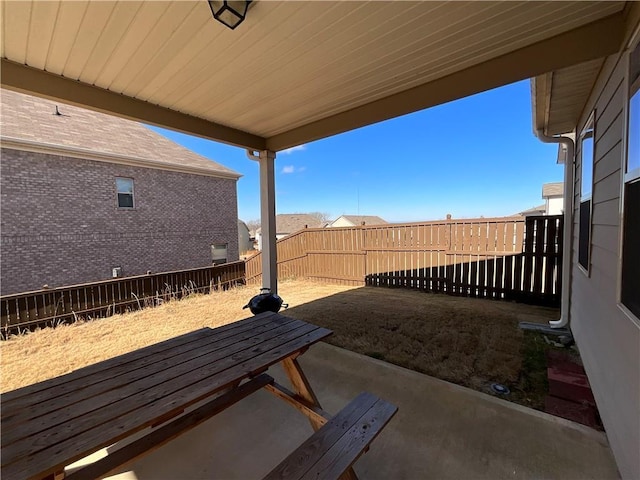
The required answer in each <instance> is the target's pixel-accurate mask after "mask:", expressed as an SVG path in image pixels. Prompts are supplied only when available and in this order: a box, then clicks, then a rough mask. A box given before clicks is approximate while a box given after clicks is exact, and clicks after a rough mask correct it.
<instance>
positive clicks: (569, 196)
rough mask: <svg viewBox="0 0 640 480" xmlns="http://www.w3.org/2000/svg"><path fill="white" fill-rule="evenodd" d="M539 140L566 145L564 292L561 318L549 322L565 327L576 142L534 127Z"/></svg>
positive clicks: (567, 304) (569, 282)
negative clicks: (546, 133) (552, 135)
mask: <svg viewBox="0 0 640 480" xmlns="http://www.w3.org/2000/svg"><path fill="white" fill-rule="evenodd" d="M534 133H535V135H536V137H538V140H540V141H541V142H543V143H558V144H561V145H564V146H565V147H566V155H565V158H564V232H563V237H564V240H563V247H564V249H563V252H562V292H561V296H560V319H559V320H552V321H550V322H549V325H550V326H551V328H564V327H566V326H567V325H569V315H570V308H569V307H570V299H571V295H570V292H571V257H572V248H571V247H572V245H573V241H572V240H573V170H574V167H575V159H574V152H575V144H574V142H573V139H572V138H570V137H563V136H559V137H549V136H547V135H545V134H544V133H543V132H541V131H540V130H538V128H534Z"/></svg>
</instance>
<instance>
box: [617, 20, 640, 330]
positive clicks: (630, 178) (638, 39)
mask: <svg viewBox="0 0 640 480" xmlns="http://www.w3.org/2000/svg"><path fill="white" fill-rule="evenodd" d="M628 46H629V48H628V50H627V52H626V53H625V59H624V60H625V62H624V67H625V81H624V83H623V85H624V131H623V135H624V138H623V143H622V145H623V153H622V172H623V176H622V184H621V185H620V235H619V241H620V244H619V249H618V252H619V257H618V282H617V283H618V288H617V304H618V307H619V308H620V309H621V310H622V312H623V313H624V314H625V315H626V316H627V317H628V318H629V319H630V320H631V321H633V322H634V323H635V324H636V325H638V326H640V318H638V317H637V316H636V315H635V314H634V313H633V312H632V311H631V310H630V309H629V308H628V307H626V306H625V304H624V303H622V269H623V264H624V262H623V261H624V258H623V253H624V250H623V248H624V233H625V232H624V223H625V218H626V217H625V211H624V210H625V208H624V207H625V205H626V187H627V184H629V183H631V182H634V181H640V167H637V168H634V169H633V170H628V168H629V136H630V133H631V132H630V122H629V114H630V105H631V84H630V82H631V52H633V51H634V49H635V48H638V47H640V28H638V30H637V31H636V32H635V34H634V36H633V37H632V39H631V41H630V42H629V44H628ZM637 81H640V79H639V80H637ZM637 94H640V90H638V91H637V92H636V95H637Z"/></svg>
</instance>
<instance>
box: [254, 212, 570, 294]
mask: <svg viewBox="0 0 640 480" xmlns="http://www.w3.org/2000/svg"><path fill="white" fill-rule="evenodd" d="M277 250H278V277H279V278H287V277H300V278H307V279H313V280H319V281H323V282H332V283H340V284H348V285H371V286H386V287H405V288H414V289H420V290H426V291H433V292H441V293H448V294H452V295H464V296H473V297H484V298H497V299H507V300H517V301H523V302H529V303H540V304H546V305H558V304H559V302H560V291H561V284H560V282H561V278H562V275H561V268H562V265H561V260H562V217H561V216H536V217H526V219H525V218H523V217H507V218H490V219H484V218H481V219H470V220H444V221H436V222H423V223H412V224H391V225H380V226H363V227H353V228H352V227H347V228H324V229H305V230H302V231H300V232H298V233H296V234H294V235H291V236H289V237H286V238H284V239H281V240H279V241H278V243H277ZM261 261H262V257H261V255H260V254H258V255H255V256H254V257H252V258H251V259H249V260H247V267H246V272H247V283H254V284H255V283H260V282H261V280H262V277H261Z"/></svg>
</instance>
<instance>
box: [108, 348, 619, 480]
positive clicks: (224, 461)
mask: <svg viewBox="0 0 640 480" xmlns="http://www.w3.org/2000/svg"><path fill="white" fill-rule="evenodd" d="M300 363H301V364H302V366H303V368H304V370H305V372H306V373H307V376H308V377H309V381H310V382H311V384H312V386H313V387H314V389H315V391H316V394H317V396H318V398H319V400H320V402H321V404H322V406H323V408H324V409H325V410H327V411H329V412H330V413H336V412H337V411H339V410H340V409H341V408H342V407H343V406H344V405H346V404H347V403H348V402H349V401H350V400H351V399H352V398H353V397H355V396H356V395H357V394H358V393H360V392H361V391H365V390H366V391H370V392H372V393H374V394H376V395H378V396H380V397H382V398H384V399H386V400H388V401H390V402H392V403H394V404H396V405H397V406H398V407H399V411H398V413H397V415H396V416H395V417H394V418H393V419H392V420H391V422H390V423H389V425H388V426H387V427H386V428H385V429H384V430H383V431H382V433H381V434H380V436H379V437H378V438H377V439H376V440H374V442H373V444H372V447H371V449H370V451H369V452H368V453H367V454H365V455H364V456H363V457H361V458H360V459H359V460H358V462H357V463H356V465H355V470H356V472H357V473H358V475H359V476H360V478H362V479H394V480H400V479H429V478H433V479H467V478H473V479H479V478H488V479H489V478H490V479H495V478H513V479H533V478H535V479H539V478H545V479H556V478H557V479H563V480H567V479H599V480H602V479H615V478H619V476H618V472H617V469H616V465H615V462H614V460H613V456H612V454H611V451H610V449H609V446H608V443H607V440H606V436H605V435H604V434H603V433H601V432H597V431H595V430H592V429H590V428H588V427H584V426H582V425H579V424H576V423H573V422H570V421H567V420H564V419H560V418H557V417H553V416H550V415H547V414H545V413H541V412H537V411H534V410H531V409H528V408H525V407H521V406H519V405H516V404H513V403H510V402H507V401H504V400H502V399H498V398H494V397H492V396H490V395H485V394H483V393H479V392H476V391H473V390H469V389H467V388H464V387H460V386H457V385H453V384H450V383H447V382H444V381H441V380H438V379H435V378H432V377H429V376H426V375H422V374H419V373H416V372H413V371H410V370H406V369H404V368H401V367H397V366H394V365H391V364H388V363H385V362H381V361H378V360H375V359H372V358H369V357H364V356H361V355H358V354H355V353H352V352H349V351H347V350H343V349H340V348H337V347H334V346H331V345H328V344H319V345H315V346H314V347H312V348H311V349H310V350H309V351H308V352H307V353H306V354H305V355H303V356H302V357H301V358H300ZM269 373H270V374H271V375H273V376H274V377H276V379H277V380H278V381H280V382H282V383H283V384H286V381H285V379H284V375H283V373H282V372H281V371H280V369H279V368H275V367H274V368H272V369H271V371H270V372H269ZM311 433H312V429H311V427H310V425H309V423H308V422H307V420H306V418H305V417H303V416H302V415H301V414H300V413H298V412H297V411H296V410H294V409H293V408H292V407H290V406H289V405H287V404H285V403H284V402H283V401H281V400H279V399H277V398H275V397H273V396H272V395H271V394H269V393H268V392H266V391H259V392H257V393H256V394H254V395H252V396H250V397H249V398H247V399H244V400H242V401H241V402H240V403H238V404H236V405H235V406H233V407H231V408H230V409H228V410H226V411H225V412H223V413H222V414H220V415H218V416H217V417H215V418H214V419H212V420H210V421H208V422H206V423H204V424H202V425H200V426H199V427H197V428H195V429H194V430H192V431H190V432H188V433H187V434H185V435H183V436H181V437H179V438H178V439H176V440H174V441H172V442H170V443H169V444H167V445H165V446H164V447H162V448H160V449H158V450H156V451H155V452H153V453H151V454H149V455H147V456H145V457H143V458H142V459H140V460H138V461H137V462H135V463H133V464H131V465H129V466H127V467H125V468H123V469H122V471H121V472H120V473H118V474H116V475H114V476H112V477H110V478H113V479H118V480H124V479H138V480H156V479H181V480H182V479H185V480H186V479H204V478H207V479H243V480H245V479H253V478H256V479H258V478H262V476H264V475H265V474H266V473H268V472H269V471H270V470H271V468H273V467H274V466H275V465H277V464H278V463H279V462H280V461H281V460H282V459H283V458H285V457H286V456H287V455H288V454H289V453H290V452H291V451H293V450H294V449H295V448H296V447H297V446H298V445H299V444H300V443H301V442H302V441H303V440H304V439H305V438H307V437H308V436H309V435H310V434H311Z"/></svg>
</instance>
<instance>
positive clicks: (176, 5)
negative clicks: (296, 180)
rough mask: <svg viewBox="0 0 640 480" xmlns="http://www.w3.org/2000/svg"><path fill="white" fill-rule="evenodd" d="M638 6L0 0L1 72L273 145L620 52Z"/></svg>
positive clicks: (25, 84)
mask: <svg viewBox="0 0 640 480" xmlns="http://www.w3.org/2000/svg"><path fill="white" fill-rule="evenodd" d="M629 4H630V2H627V3H625V2H620V1H612V2H582V1H574V2H526V1H524V2H420V1H418V2H391V1H375V2H338V1H336V2H291V1H259V2H254V3H253V4H252V6H251V8H250V10H249V12H248V17H247V20H246V21H245V22H244V23H243V24H242V25H241V26H240V27H238V28H237V29H236V30H233V31H232V30H228V29H227V28H225V27H224V26H222V25H221V24H219V23H218V22H216V21H214V20H213V18H212V17H211V13H210V11H209V7H208V5H207V3H206V2H205V1H203V0H201V1H197V2H188V1H170V2H130V1H120V2H86V1H85V2H66V1H57V2H56V1H47V2H41V1H31V2H26V1H3V2H1V10H0V14H1V16H2V18H1V25H2V26H1V31H2V38H1V43H0V56H1V57H2V72H1V73H2V75H1V82H2V87H3V88H7V89H13V90H18V91H22V92H25V93H30V94H35V95H41V96H45V97H48V98H52V99H57V100H60V101H62V102H68V103H72V104H76V105H80V106H85V107H88V108H91V109H95V110H99V111H103V112H107V113H112V114H115V115H120V116H123V117H126V118H130V119H134V120H139V121H142V122H145V123H148V124H153V125H158V126H162V127H166V128H170V129H174V130H178V131H182V132H186V133H190V134H195V135H199V136H202V137H205V138H210V139H213V140H217V141H222V142H225V143H229V144H233V145H238V146H242V147H247V148H250V149H255V150H263V149H269V150H274V151H278V150H282V149H285V148H289V147H292V146H295V145H299V144H302V143H306V142H310V141H313V140H317V139H320V138H324V137H327V136H330V135H334V134H337V133H341V132H345V131H349V130H352V129H355V128H358V127H362V126H364V125H368V124H372V123H375V122H378V121H381V120H385V119H388V118H392V117H396V116H399V115H403V114H406V113H410V112H414V111H417V110H420V109H424V108H427V107H430V106H433V105H437V104H440V103H444V102H447V101H450V100H454V99H457V98H460V97H463V96H466V95H470V94H474V93H477V92H481V91H484V90H487V89H490V88H494V87H498V86H501V85H504V84H507V83H510V82H514V81H518V80H522V79H526V78H529V77H532V76H535V75H541V74H544V73H545V72H549V71H552V70H556V69H560V68H565V67H570V66H572V65H576V64H579V63H582V62H588V61H591V60H595V59H599V58H602V57H604V56H606V55H609V54H611V53H614V52H617V51H619V50H620V48H621V45H622V43H623V38H624V32H625V31H626V29H627V25H628V23H629V18H628V17H629V11H630V10H631V8H630V5H629Z"/></svg>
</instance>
